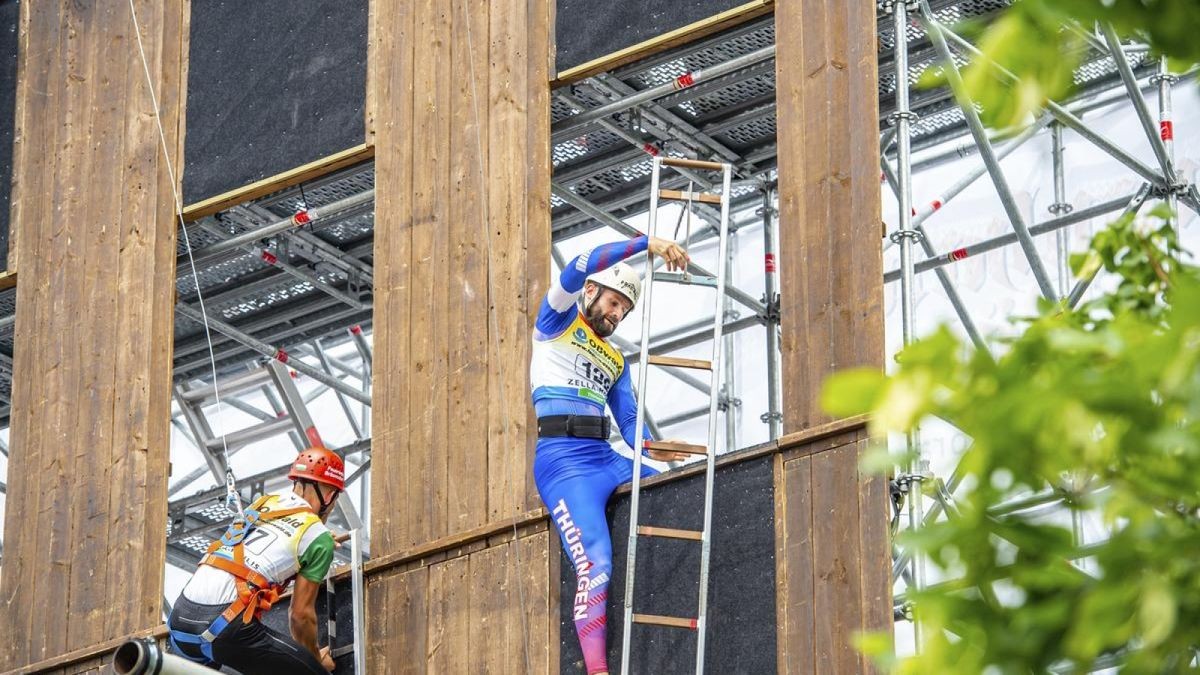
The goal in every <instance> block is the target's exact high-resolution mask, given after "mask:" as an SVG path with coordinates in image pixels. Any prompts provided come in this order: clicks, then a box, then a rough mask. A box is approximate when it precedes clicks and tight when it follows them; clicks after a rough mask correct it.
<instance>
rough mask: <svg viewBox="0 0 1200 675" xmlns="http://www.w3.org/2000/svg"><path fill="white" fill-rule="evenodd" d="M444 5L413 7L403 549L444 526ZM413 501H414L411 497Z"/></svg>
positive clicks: (425, 1) (426, 1)
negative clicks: (409, 489)
mask: <svg viewBox="0 0 1200 675" xmlns="http://www.w3.org/2000/svg"><path fill="white" fill-rule="evenodd" d="M447 8H448V6H447V5H446V4H445V3H441V2H438V1H437V0H421V1H420V2H416V3H414V9H415V11H416V19H415V20H416V34H417V35H422V36H428V37H427V41H426V42H425V43H424V44H423V45H422V46H421V49H420V52H419V54H418V56H419V59H421V60H425V59H428V61H427V64H428V65H427V67H420V66H422V65H423V64H422V63H421V62H419V63H418V66H419V67H417V68H416V69H415V70H414V72H413V83H412V84H413V96H414V100H413V125H414V127H415V128H417V129H420V130H421V134H420V136H419V138H418V139H417V140H418V143H419V151H417V152H415V153H414V155H413V187H412V217H411V222H412V225H411V227H412V264H411V281H412V294H413V298H414V305H413V311H412V313H411V314H409V315H408V316H407V317H405V319H406V321H405V324H406V328H407V329H408V331H409V333H410V337H409V345H410V347H409V353H408V357H407V364H406V367H408V368H410V369H411V372H412V383H411V387H412V390H413V391H414V392H418V393H419V395H417V396H412V397H410V398H409V400H408V423H409V428H410V429H411V433H410V440H409V443H410V446H409V447H410V448H411V452H410V453H409V460H410V462H411V464H410V467H409V475H408V476H407V477H406V479H407V480H409V481H411V482H412V483H413V486H414V487H415V488H416V489H417V490H418V491H419V498H418V499H415V500H414V501H413V502H412V506H413V508H410V509H408V510H407V513H408V516H409V520H408V523H407V525H408V526H407V528H406V533H407V536H406V539H405V543H406V544H416V543H418V542H422V541H428V540H431V539H436V538H438V537H440V536H444V535H445V534H446V532H445V521H446V451H445V449H446V444H447V443H446V441H447V438H446V431H447V428H446V424H447V413H448V411H447V405H446V402H447V399H446V308H447V305H448V301H447V297H446V281H447V269H446V268H447V265H446V259H445V251H446V240H447V237H448V234H447V227H448V225H449V224H448V223H447V219H446V218H445V215H444V209H445V206H446V204H447V203H448V195H447V194H446V189H445V187H446V186H445V178H446V176H447V168H448V166H449V162H448V161H447V160H448V157H447V151H448V150H449V123H450V117H451V112H450V109H449V102H448V101H447V100H445V98H446V97H444V96H443V95H442V94H443V93H444V92H445V93H448V87H449V84H450V83H449V77H448V74H449V67H450V58H449V56H450V51H449V42H448V39H449V35H447V32H446V28H447V25H446V23H447V22H446V20H447V19H448V18H449V17H448V16H447ZM414 496H415V495H414Z"/></svg>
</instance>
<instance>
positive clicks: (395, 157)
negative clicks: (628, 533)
mask: <svg viewBox="0 0 1200 675" xmlns="http://www.w3.org/2000/svg"><path fill="white" fill-rule="evenodd" d="M373 4H374V5H376V7H375V18H376V21H375V24H374V26H373V29H374V30H375V31H376V35H375V36H372V40H371V44H374V45H376V46H377V49H375V50H374V51H373V52H372V53H371V57H372V58H373V59H375V60H374V61H373V62H371V63H370V64H368V68H367V72H368V73H369V77H370V80H369V81H370V85H369V86H371V87H373V88H374V90H375V97H374V101H375V106H376V110H375V112H376V120H375V121H376V129H375V133H376V150H377V152H376V155H375V194H376V197H375V275H374V283H375V288H374V299H375V313H374V382H373V385H372V390H373V392H374V394H373V399H372V406H371V410H372V425H371V433H372V438H371V444H372V447H373V449H374V450H376V452H374V453H372V455H373V456H372V460H371V539H372V541H371V546H372V552H374V553H377V554H384V553H389V552H393V551H397V550H400V549H402V548H404V547H405V543H406V541H407V537H408V534H407V532H408V529H409V525H408V520H409V517H410V516H409V515H408V514H409V513H410V511H411V510H412V508H413V506H412V504H411V498H410V495H411V494H414V493H416V492H417V491H418V490H419V489H420V488H419V486H410V485H409V465H410V462H409V452H410V444H409V434H410V427H409V418H408V415H409V404H408V401H409V396H410V392H409V385H410V371H411V368H410V366H409V363H408V358H409V335H410V331H409V325H408V317H409V314H410V311H411V310H412V309H413V307H412V303H413V297H412V291H411V281H410V277H411V270H410V266H411V255H412V227H411V209H412V204H413V202H412V189H413V155H414V149H413V140H414V138H416V137H417V135H416V133H415V131H414V128H413V68H414V61H415V59H416V54H417V53H418V52H419V50H418V49H417V43H418V37H417V36H416V34H415V30H416V29H415V24H414V21H415V18H416V16H415V14H416V13H415V10H414V7H413V3H411V2H400V1H399V0H397V1H396V2H375V3H373ZM413 450H414V451H421V452H428V451H429V450H430V449H429V448H414V449H413Z"/></svg>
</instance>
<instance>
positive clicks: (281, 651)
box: [167, 595, 329, 675]
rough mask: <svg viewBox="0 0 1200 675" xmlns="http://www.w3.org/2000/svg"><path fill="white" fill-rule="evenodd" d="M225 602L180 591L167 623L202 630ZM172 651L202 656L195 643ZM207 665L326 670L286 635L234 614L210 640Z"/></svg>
mask: <svg viewBox="0 0 1200 675" xmlns="http://www.w3.org/2000/svg"><path fill="white" fill-rule="evenodd" d="M226 608H228V605H201V604H198V603H195V602H192V601H191V600H188V599H187V598H185V597H183V596H182V595H180V596H179V600H177V601H176V602H175V607H174V609H172V610H171V617H170V618H169V619H168V620H167V626H168V627H170V629H171V630H178V631H183V632H185V633H191V634H192V635H199V634H201V633H203V632H204V631H205V630H206V629H207V628H208V627H209V625H210V624H212V622H213V621H214V620H216V618H217V617H218V616H220V615H221V613H222V612H224V611H225V609H226ZM175 650H176V651H179V650H182V651H183V653H182V654H180V656H185V657H187V658H190V659H193V660H195V659H198V658H199V659H203V658H204V655H203V654H202V653H201V652H200V647H199V646H198V645H190V644H181V645H179V646H178V648H177V649H175ZM212 653H213V660H212V661H210V662H209V663H207V664H205V665H207V666H209V667H210V668H220V667H221V666H229V667H230V668H233V669H234V670H236V671H238V672H240V673H242V675H260V674H261V675H275V674H276V673H309V674H311V675H328V673H329V671H327V670H325V667H324V666H322V665H321V662H320V661H318V660H317V658H316V657H315V656H313V654H312V652H310V651H308V650H307V649H305V648H304V647H302V646H300V645H299V644H297V643H296V641H295V640H293V639H292V636H290V635H284V634H282V633H280V632H278V631H275V630H272V629H270V628H267V627H266V626H264V625H262V624H261V623H260V622H258V621H251V622H250V623H248V624H247V623H242V617H240V616H239V617H237V618H235V619H234V620H233V621H231V622H230V623H229V625H228V626H226V627H225V630H223V631H221V634H220V635H218V636H217V639H216V640H214V641H213V644H212Z"/></svg>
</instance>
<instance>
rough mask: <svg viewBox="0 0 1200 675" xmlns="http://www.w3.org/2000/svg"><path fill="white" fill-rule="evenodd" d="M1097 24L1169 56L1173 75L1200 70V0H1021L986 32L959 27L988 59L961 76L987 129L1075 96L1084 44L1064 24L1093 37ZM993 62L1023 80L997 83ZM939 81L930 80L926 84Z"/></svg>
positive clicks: (1154, 55) (1025, 119)
mask: <svg viewBox="0 0 1200 675" xmlns="http://www.w3.org/2000/svg"><path fill="white" fill-rule="evenodd" d="M1096 22H1104V23H1111V24H1112V26H1113V28H1114V30H1115V31H1116V33H1117V35H1119V36H1120V37H1122V38H1124V39H1132V40H1136V41H1138V42H1142V43H1145V44H1147V45H1149V46H1150V48H1151V57H1152V58H1157V56H1159V55H1161V56H1166V57H1167V58H1168V60H1169V62H1170V66H1171V70H1172V71H1174V72H1182V71H1184V70H1187V69H1188V68H1190V67H1192V66H1195V65H1196V64H1200V39H1197V38H1198V36H1200V0H1017V1H1016V2H1014V3H1013V5H1012V6H1011V7H1010V8H1008V9H1007V10H1005V11H1004V12H1003V13H1001V14H1000V16H998V17H997V18H996V19H994V20H993V21H990V22H988V23H987V24H986V26H984V25H978V24H976V25H972V24H966V25H963V26H960V27H959V28H958V32H963V33H966V34H969V35H971V39H972V40H973V41H974V42H975V44H976V45H977V46H978V47H979V49H980V50H981V51H982V52H983V54H984V57H985V58H974V59H972V61H971V63H970V64H968V65H967V67H966V68H964V70H963V80H964V82H965V84H966V88H967V92H968V93H969V94H970V96H971V98H973V99H974V100H975V101H976V102H977V103H979V105H980V108H981V116H982V117H983V121H984V123H986V124H988V125H989V126H992V127H997V128H1007V127H1011V126H1017V125H1021V124H1025V123H1027V122H1028V120H1029V119H1030V116H1031V115H1036V113H1037V112H1038V111H1039V110H1040V108H1041V107H1042V106H1043V105H1044V104H1045V102H1046V100H1047V99H1062V98H1064V97H1066V96H1067V95H1068V94H1070V92H1071V90H1072V88H1073V85H1074V83H1073V79H1072V75H1073V73H1074V70H1075V68H1076V67H1077V66H1078V65H1079V63H1080V60H1081V58H1082V56H1083V54H1084V51H1085V48H1086V42H1085V41H1084V39H1083V38H1082V37H1081V36H1080V34H1079V32H1078V31H1076V30H1071V29H1067V28H1064V26H1067V25H1075V26H1078V27H1079V28H1080V29H1081V30H1082V31H1086V32H1093V33H1094V32H1095V31H1094V28H1095V25H1096ZM1100 40H1101V41H1103V38H1100ZM987 59H990V60H992V61H995V62H996V63H998V64H999V65H1001V66H1003V67H1004V68H1006V69H1007V70H1008V71H1010V72H1012V73H1013V74H1015V75H1017V77H1018V78H1019V80H1018V82H1016V83H1014V82H1011V81H1007V80H1004V79H1001V78H1000V77H998V73H997V71H996V69H995V67H994V66H993V65H991V64H989V63H988V62H987ZM939 81H940V80H939V78H937V77H936V76H931V77H929V78H926V79H925V84H931V83H934V82H939Z"/></svg>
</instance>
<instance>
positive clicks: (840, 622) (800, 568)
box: [775, 427, 892, 675]
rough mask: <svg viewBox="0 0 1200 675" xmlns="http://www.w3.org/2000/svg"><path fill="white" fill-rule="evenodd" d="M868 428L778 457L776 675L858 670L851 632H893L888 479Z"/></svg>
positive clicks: (861, 662)
mask: <svg viewBox="0 0 1200 675" xmlns="http://www.w3.org/2000/svg"><path fill="white" fill-rule="evenodd" d="M867 443H868V438H867V433H866V428H865V427H859V428H858V429H853V430H850V431H848V432H846V433H842V434H838V435H836V436H833V437H830V438H826V439H822V440H819V441H816V442H812V443H806V444H804V445H800V446H797V447H794V448H791V449H787V450H784V451H783V452H782V453H780V454H779V455H776V456H775V499H776V505H775V509H776V514H775V516H776V520H775V531H776V546H777V549H778V550H777V552H776V558H775V560H776V579H778V580H779V581H778V585H779V588H778V596H777V597H778V602H777V604H776V609H777V614H778V624H779V627H780V628H779V637H778V649H779V672H780V673H787V674H788V675H791V674H792V673H796V674H799V673H863V672H874V670H873V668H872V664H871V663H870V662H869V661H868V660H867V659H866V657H864V656H862V655H861V654H859V653H858V652H857V651H856V650H855V649H854V648H853V646H852V644H851V640H852V639H853V637H854V635H855V634H856V633H860V632H874V631H888V632H890V631H891V629H892V618H891V617H892V611H891V604H892V592H891V571H892V570H891V556H890V555H888V551H889V549H888V535H887V526H888V504H887V479H886V478H885V477H883V476H878V475H875V476H871V475H866V474H864V473H862V471H861V470H860V469H859V468H858V461H857V459H858V457H859V455H860V453H862V452H863V451H864V450H865V449H866V447H867Z"/></svg>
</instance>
